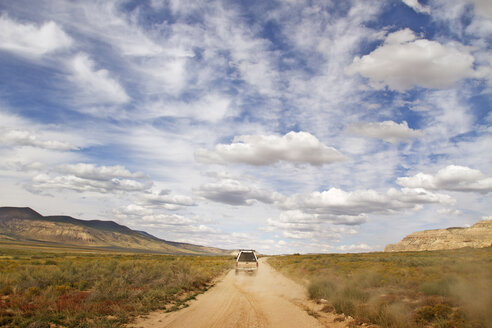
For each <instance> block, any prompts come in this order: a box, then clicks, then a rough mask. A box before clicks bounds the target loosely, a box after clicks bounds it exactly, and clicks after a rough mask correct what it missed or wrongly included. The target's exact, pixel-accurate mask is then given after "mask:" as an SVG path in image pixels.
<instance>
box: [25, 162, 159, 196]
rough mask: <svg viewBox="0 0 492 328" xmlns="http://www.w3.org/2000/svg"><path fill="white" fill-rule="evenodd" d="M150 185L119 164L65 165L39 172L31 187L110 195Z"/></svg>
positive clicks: (141, 176)
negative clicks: (47, 171)
mask: <svg viewBox="0 0 492 328" xmlns="http://www.w3.org/2000/svg"><path fill="white" fill-rule="evenodd" d="M56 173H58V174H59V173H61V174H62V175H57V174H56ZM151 186H152V182H151V181H148V180H147V179H146V177H145V176H144V175H143V174H142V173H140V172H136V173H131V172H130V171H128V170H127V169H125V168H124V167H122V166H120V165H117V166H96V165H94V164H84V163H79V164H74V165H69V164H67V165H61V166H59V167H58V168H56V169H55V173H51V174H46V173H41V174H38V175H36V176H34V177H33V179H32V187H33V188H34V189H37V190H41V191H43V190H46V189H58V190H63V189H68V190H74V191H77V192H97V193H113V192H119V191H122V192H134V191H145V190H148V189H149V188H150V187H151Z"/></svg>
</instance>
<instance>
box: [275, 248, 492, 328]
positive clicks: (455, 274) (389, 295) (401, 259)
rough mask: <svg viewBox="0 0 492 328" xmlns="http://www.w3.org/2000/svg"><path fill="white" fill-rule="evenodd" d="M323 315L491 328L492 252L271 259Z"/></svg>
mask: <svg viewBox="0 0 492 328" xmlns="http://www.w3.org/2000/svg"><path fill="white" fill-rule="evenodd" d="M269 263H270V264H271V265H272V266H273V267H275V268H276V269H277V270H279V271H280V272H282V273H284V274H285V275H287V276H289V277H291V278H294V279H296V280H298V281H300V282H302V283H304V284H306V285H307V287H308V290H309V295H310V297H311V298H312V299H315V300H323V301H322V302H326V303H327V305H326V306H325V307H324V309H323V310H324V311H335V312H337V313H344V314H345V315H350V316H352V317H353V318H355V320H356V322H357V323H363V322H365V323H372V324H377V325H379V326H381V327H394V328H406V327H409V328H410V327H436V328H437V327H439V328H485V327H486V328H489V327H492V248H486V249H461V250H451V251H434V252H405V253H367V254H330V255H297V256H296V255H290V256H278V257H272V258H270V259H269Z"/></svg>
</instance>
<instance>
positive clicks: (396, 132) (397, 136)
mask: <svg viewBox="0 0 492 328" xmlns="http://www.w3.org/2000/svg"><path fill="white" fill-rule="evenodd" d="M349 130H350V131H352V132H355V133H357V134H360V135H363V136H366V137H371V138H379V139H383V140H384V141H387V142H391V143H396V142H399V141H404V140H408V139H411V138H417V137H420V136H421V135H422V132H421V131H419V130H414V129H411V128H409V127H408V123H407V122H406V121H403V122H402V123H400V124H398V123H396V122H393V121H384V122H375V123H360V124H356V125H352V126H349Z"/></svg>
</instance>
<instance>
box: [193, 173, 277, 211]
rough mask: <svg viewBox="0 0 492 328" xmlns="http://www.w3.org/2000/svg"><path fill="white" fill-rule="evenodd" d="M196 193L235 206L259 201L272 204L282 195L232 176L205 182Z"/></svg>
mask: <svg viewBox="0 0 492 328" xmlns="http://www.w3.org/2000/svg"><path fill="white" fill-rule="evenodd" d="M195 193H196V194H197V195H199V196H202V197H204V198H206V199H209V200H212V201H214V202H219V203H224V204H228V205H235V206H244V205H252V204H254V203H255V202H257V201H259V202H262V203H267V204H271V203H273V202H274V201H276V200H278V199H280V198H281V197H282V196H281V195H280V194H278V193H274V192H271V191H268V190H265V189H262V188H260V187H258V186H255V185H246V184H244V183H242V182H241V181H239V180H236V179H230V178H229V179H220V180H218V181H216V182H212V183H206V184H203V185H201V186H200V187H199V188H198V189H197V190H195Z"/></svg>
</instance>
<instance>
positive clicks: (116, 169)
mask: <svg viewBox="0 0 492 328" xmlns="http://www.w3.org/2000/svg"><path fill="white" fill-rule="evenodd" d="M57 172H60V173H65V174H72V175H75V176H77V177H79V178H82V179H90V180H109V179H112V178H130V179H133V178H137V179H139V178H145V175H144V174H143V173H141V172H135V173H132V172H130V171H129V170H127V169H126V168H125V167H123V166H121V165H115V166H104V165H101V166H97V165H95V164H87V163H77V164H64V165H60V166H59V167H58V168H57Z"/></svg>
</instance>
